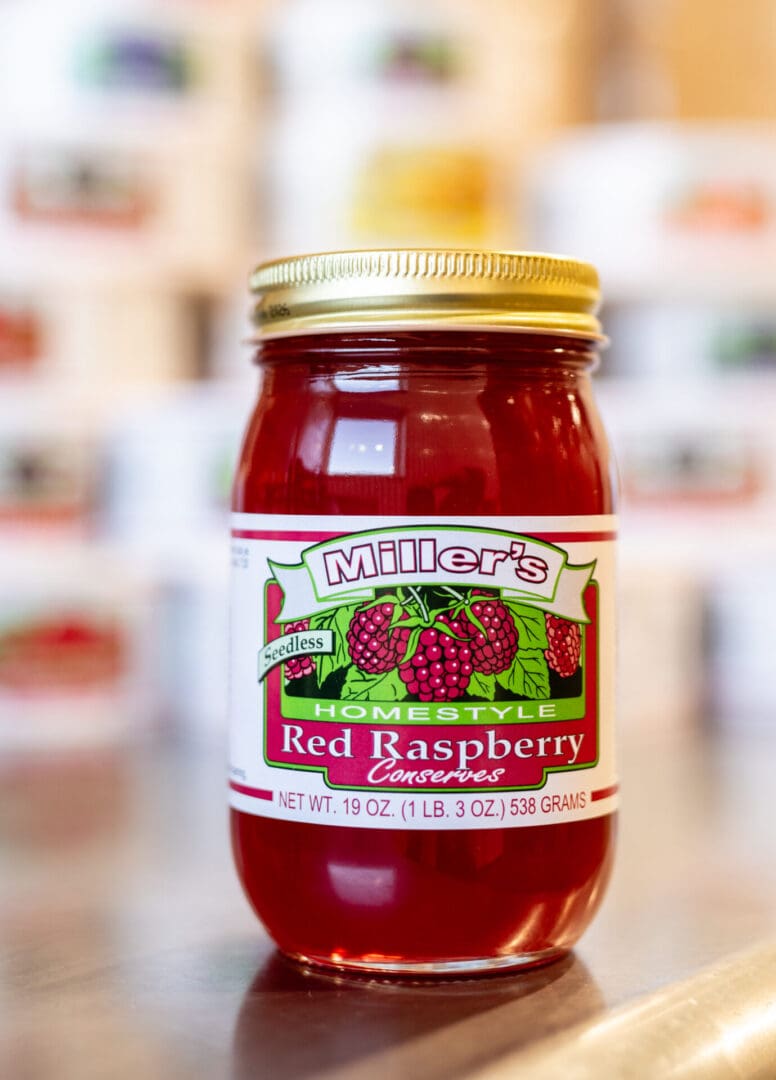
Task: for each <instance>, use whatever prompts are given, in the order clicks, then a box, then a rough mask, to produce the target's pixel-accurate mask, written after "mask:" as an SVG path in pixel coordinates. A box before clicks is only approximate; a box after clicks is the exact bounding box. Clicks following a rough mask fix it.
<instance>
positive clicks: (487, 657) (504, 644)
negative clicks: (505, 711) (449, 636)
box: [461, 590, 518, 675]
mask: <svg viewBox="0 0 776 1080" xmlns="http://www.w3.org/2000/svg"><path fill="white" fill-rule="evenodd" d="M475 595H478V596H479V597H480V599H478V600H475V601H474V602H473V603H472V604H471V605H470V606H469V607H468V608H467V609H465V610H464V611H463V612H462V615H461V622H462V624H463V627H464V633H465V636H466V637H468V638H470V639H471V650H472V665H473V667H474V670H475V671H479V672H481V673H482V674H483V675H497V674H498V673H499V672H500V671H506V670H507V668H508V667H511V665H512V661H513V660H514V659H515V656H516V655H517V641H518V633H517V627H516V626H515V623H514V619H513V618H512V616H511V615H510V614H509V612H508V611H507V609H506V608H505V607H504V605H503V604H502V603H501V601H500V600H499V599H498V598H496V597H494V596H492V595H490V594H489V593H482V592H479V590H478V591H477V593H475ZM467 613H471V615H473V616H475V617H476V618H477V620H478V621H479V623H480V626H481V627H482V630H480V629H479V628H478V627H477V625H476V623H474V622H473V621H472V620H471V618H470V617H469V616H468V614H467Z"/></svg>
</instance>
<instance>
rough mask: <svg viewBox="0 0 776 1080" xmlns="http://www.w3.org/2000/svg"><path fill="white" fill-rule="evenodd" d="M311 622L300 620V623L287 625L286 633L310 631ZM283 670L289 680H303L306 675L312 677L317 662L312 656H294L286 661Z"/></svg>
mask: <svg viewBox="0 0 776 1080" xmlns="http://www.w3.org/2000/svg"><path fill="white" fill-rule="evenodd" d="M309 629H310V620H309V619H300V621H299V622H295V623H286V628H285V633H287V634H293V633H295V632H296V631H297V630H309ZM283 668H284V670H285V673H286V678H287V679H289V680H290V679H303V678H304V677H305V675H312V673H313V672H314V671H315V661H314V660H313V658H312V656H294V657H293V658H292V659H291V660H286V662H285V664H284V665H283Z"/></svg>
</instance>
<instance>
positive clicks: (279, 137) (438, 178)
mask: <svg viewBox="0 0 776 1080" xmlns="http://www.w3.org/2000/svg"><path fill="white" fill-rule="evenodd" d="M598 8H599V5H598V3H597V2H596V3H594V4H585V5H582V4H580V3H579V2H577V0H545V2H543V3H537V2H536V0H519V2H517V3H515V2H510V3H506V2H505V0H484V2H483V3H482V4H477V5H474V4H471V3H463V2H461V0H452V2H451V0H444V2H442V0H428V2H424V3H422V4H418V3H412V2H410V0H389V2H386V3H381V4H365V3H363V2H361V0H329V2H328V3H320V2H319V0H289V2H287V3H286V4H284V5H283V6H281V7H279V8H278V10H277V16H276V20H275V23H274V24H273V26H272V28H271V31H270V42H269V54H270V66H271V70H272V72H273V75H274V82H275V103H274V104H275V109H274V118H273V122H272V124H271V127H270V129H269V131H268V136H267V139H268V141H267V146H266V161H267V170H266V177H265V179H266V192H265V195H266V201H267V213H266V222H267V234H266V236H265V238H264V241H265V243H264V247H265V249H266V248H268V249H269V251H270V253H271V254H277V255H281V254H287V253H289V252H302V251H314V250H321V249H327V248H337V247H339V248H342V247H368V246H373V245H381V244H382V245H390V244H396V245H401V244H410V245H412V244H415V245H420V244H441V245H450V246H464V247H465V246H470V247H477V246H481V245H488V244H492V243H499V244H501V245H502V246H503V245H504V241H505V238H510V239H516V216H515V211H516V207H515V198H516V194H515V173H516V167H517V165H518V159H519V157H520V153H521V150H522V151H523V152H524V151H525V147H526V145H528V144H530V143H531V141H532V140H536V139H537V137H540V136H541V135H543V134H546V132H547V131H548V130H549V129H551V128H552V127H553V126H554V125H556V124H558V123H563V122H566V121H568V120H571V119H581V118H586V119H588V118H590V116H591V111H590V109H589V107H590V106H591V103H592V97H593V94H592V76H591V75H589V74H587V73H589V72H590V70H591V67H593V65H591V64H590V63H589V61H590V58H591V53H592V42H593V40H594V37H595V35H594V28H595V26H596V17H595V16H596V13H597V11H598ZM583 9H584V11H583ZM516 57H519V61H516ZM585 83H586V84H587V92H585V91H583V89H582V88H583V86H584V85H585ZM518 171H519V170H518Z"/></svg>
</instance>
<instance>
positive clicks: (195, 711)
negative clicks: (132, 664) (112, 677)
mask: <svg viewBox="0 0 776 1080" xmlns="http://www.w3.org/2000/svg"><path fill="white" fill-rule="evenodd" d="M157 617H158V623H157V629H158V636H159V642H160V651H159V656H158V670H159V674H160V681H159V687H160V700H161V703H162V710H163V715H164V718H165V722H166V724H167V725H168V726H169V727H170V728H171V729H172V730H173V731H174V732H175V733H176V734H177V735H178V736H179V737H180V738H181V739H183V740H184V741H186V742H191V741H206V742H207V741H214V740H216V741H218V742H219V744H222V743H223V739H224V737H225V735H226V730H227V677H228V641H229V557H228V545H227V544H226V543H225V542H224V536H223V535H222V534H219V535H218V536H214V537H211V538H210V539H209V540H207V541H205V540H203V541H202V542H201V543H199V544H198V545H196V546H195V545H194V544H192V543H188V544H187V545H186V550H185V552H182V553H181V558H180V559H178V560H177V561H176V562H175V564H173V563H169V564H168V566H167V568H166V569H165V571H164V573H163V581H162V582H161V583H160V587H159V602H158V607H157Z"/></svg>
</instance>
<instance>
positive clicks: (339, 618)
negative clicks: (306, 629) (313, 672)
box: [310, 604, 356, 684]
mask: <svg viewBox="0 0 776 1080" xmlns="http://www.w3.org/2000/svg"><path fill="white" fill-rule="evenodd" d="M355 611H356V607H355V605H354V604H349V605H348V606H347V607H340V608H331V609H330V610H329V611H322V612H321V613H320V614H319V615H313V616H311V618H310V629H311V630H333V631H334V655H333V657H328V661H329V663H330V664H331V667H328V669H327V671H326V675H323V674H322V673H321V674H320V675H319V680H318V681H319V684H323V682H324V681H325V680H326V678H328V676H329V675H331V673H332V671H336V670H337V668H341V667H346V666H347V665H348V664H349V663H350V655H349V654H348V638H347V634H348V627H349V626H350V620H351V619H352V618H353V615H354V614H355ZM321 667H323V665H321Z"/></svg>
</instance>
